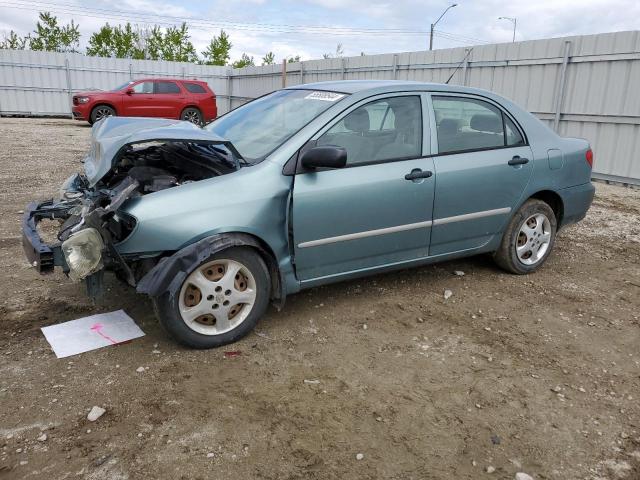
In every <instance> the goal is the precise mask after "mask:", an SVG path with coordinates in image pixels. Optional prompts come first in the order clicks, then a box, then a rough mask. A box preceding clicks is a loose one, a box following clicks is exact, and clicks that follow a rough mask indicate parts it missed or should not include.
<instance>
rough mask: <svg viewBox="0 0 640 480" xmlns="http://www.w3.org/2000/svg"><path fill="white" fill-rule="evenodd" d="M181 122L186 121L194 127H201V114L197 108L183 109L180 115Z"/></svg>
mask: <svg viewBox="0 0 640 480" xmlns="http://www.w3.org/2000/svg"><path fill="white" fill-rule="evenodd" d="M180 119H181V120H186V121H187V122H191V123H193V124H195V125H202V123H203V121H202V113H200V110H198V109H197V108H185V109H184V110H183V111H182V115H180Z"/></svg>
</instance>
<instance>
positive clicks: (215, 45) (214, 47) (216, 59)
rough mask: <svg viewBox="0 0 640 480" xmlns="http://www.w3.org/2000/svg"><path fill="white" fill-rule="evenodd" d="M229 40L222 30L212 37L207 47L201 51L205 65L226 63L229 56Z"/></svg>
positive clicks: (230, 45)
mask: <svg viewBox="0 0 640 480" xmlns="http://www.w3.org/2000/svg"><path fill="white" fill-rule="evenodd" d="M231 47H232V44H231V41H230V40H229V35H227V32H225V31H224V30H220V35H218V36H217V37H213V38H212V39H211V42H209V45H208V46H207V49H206V50H205V51H204V52H202V56H203V57H204V61H203V62H202V63H204V64H205V65H227V64H228V63H229V59H230V58H231V56H230V54H229V52H230V51H231Z"/></svg>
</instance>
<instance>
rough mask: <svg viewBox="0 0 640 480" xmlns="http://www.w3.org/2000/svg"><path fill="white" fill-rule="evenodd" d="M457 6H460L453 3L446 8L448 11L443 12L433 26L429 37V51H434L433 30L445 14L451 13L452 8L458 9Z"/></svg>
mask: <svg viewBox="0 0 640 480" xmlns="http://www.w3.org/2000/svg"><path fill="white" fill-rule="evenodd" d="M457 6H458V4H457V3H452V4H451V5H449V6H448V7H447V8H446V10H445V11H444V12H442V15H440V16H439V17H438V19H437V20H436V21H435V22H433V23H432V24H431V34H430V35H429V50H433V29H434V28H435V26H436V25H437V24H438V22H439V21H440V20H441V19H442V17H444V14H445V13H447V12H448V11H449V9H450V8H453V7H457Z"/></svg>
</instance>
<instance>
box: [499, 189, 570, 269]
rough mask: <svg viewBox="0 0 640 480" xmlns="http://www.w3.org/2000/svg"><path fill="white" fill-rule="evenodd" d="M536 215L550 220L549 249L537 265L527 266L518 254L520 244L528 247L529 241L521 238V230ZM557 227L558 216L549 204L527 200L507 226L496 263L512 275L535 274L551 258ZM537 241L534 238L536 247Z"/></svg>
mask: <svg viewBox="0 0 640 480" xmlns="http://www.w3.org/2000/svg"><path fill="white" fill-rule="evenodd" d="M536 214H542V215H544V216H545V217H546V218H547V219H548V221H549V225H548V227H549V233H550V239H549V242H548V247H547V248H546V251H545V252H544V254H543V255H541V256H540V258H539V259H537V260H536V261H535V263H533V264H526V263H523V260H521V259H520V258H519V256H518V254H517V252H516V246H517V245H518V244H519V242H520V244H521V245H522V243H524V244H525V245H526V244H527V242H528V241H529V239H528V237H526V235H525V237H522V236H521V229H522V228H523V226H524V223H525V221H527V220H528V219H530V218H531V217H532V216H534V215H536ZM557 227H558V224H557V220H556V215H555V213H554V211H553V209H552V208H551V207H550V206H549V204H547V203H545V202H543V201H542V200H536V199H533V198H532V199H529V200H527V201H526V202H525V203H524V204H523V205H522V206H521V207H520V209H519V210H518V211H517V212H516V214H515V215H514V216H513V218H512V219H511V221H510V222H509V225H508V226H507V228H506V230H505V232H504V235H503V237H502V243H501V244H500V248H499V249H498V250H497V251H496V252H495V253H494V257H493V258H494V260H495V261H496V263H497V264H498V266H500V267H501V268H502V269H504V270H506V271H508V272H511V273H515V274H518V275H525V274H527V273H531V272H535V271H536V270H538V269H539V268H540V267H541V266H542V265H543V264H544V262H546V260H547V258H549V255H550V254H551V250H552V249H553V246H554V244H555V240H556V230H557ZM525 238H526V239H527V240H526V242H523V240H524V239H525ZM519 239H520V240H519ZM535 241H536V239H535V238H534V239H533V240H532V242H533V244H534V245H535ZM525 261H526V260H525Z"/></svg>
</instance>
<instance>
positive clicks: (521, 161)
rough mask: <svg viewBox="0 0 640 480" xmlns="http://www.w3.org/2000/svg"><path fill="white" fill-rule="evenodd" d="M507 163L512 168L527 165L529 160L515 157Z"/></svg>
mask: <svg viewBox="0 0 640 480" xmlns="http://www.w3.org/2000/svg"><path fill="white" fill-rule="evenodd" d="M507 163H508V164H509V165H511V166H512V167H513V166H515V165H524V164H526V163H529V159H528V158H524V157H521V156H519V155H516V156H515V157H513V158H512V159H511V160H509V161H508V162H507Z"/></svg>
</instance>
